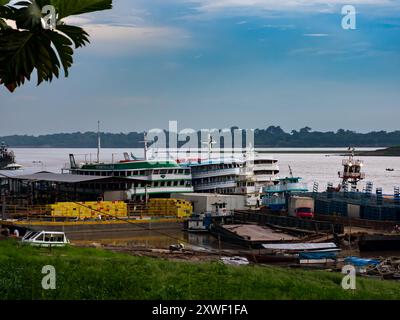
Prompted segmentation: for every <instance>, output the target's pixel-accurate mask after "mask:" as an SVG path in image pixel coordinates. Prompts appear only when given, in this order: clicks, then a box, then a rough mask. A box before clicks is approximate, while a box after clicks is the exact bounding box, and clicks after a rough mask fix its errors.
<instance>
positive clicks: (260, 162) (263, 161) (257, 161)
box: [254, 160, 278, 164]
mask: <svg viewBox="0 0 400 320" xmlns="http://www.w3.org/2000/svg"><path fill="white" fill-rule="evenodd" d="M277 162H278V160H254V164H273V163H277Z"/></svg>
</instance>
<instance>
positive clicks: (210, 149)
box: [203, 134, 217, 160]
mask: <svg viewBox="0 0 400 320" xmlns="http://www.w3.org/2000/svg"><path fill="white" fill-rule="evenodd" d="M216 143H217V142H216V141H215V140H214V138H213V137H212V135H211V134H208V138H207V141H206V142H203V144H206V145H207V147H208V160H210V159H211V153H212V145H213V144H216Z"/></svg>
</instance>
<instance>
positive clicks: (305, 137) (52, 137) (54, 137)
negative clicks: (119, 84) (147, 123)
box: [0, 126, 400, 148]
mask: <svg viewBox="0 0 400 320" xmlns="http://www.w3.org/2000/svg"><path fill="white" fill-rule="evenodd" d="M233 129H237V127H232V128H231V130H233ZM254 139H255V145H256V147H281V148H283V147H290V148H295V147H310V148H311V147H348V146H358V147H383V146H386V147H390V146H398V145H400V130H397V131H393V132H386V131H373V132H369V133H357V132H354V131H351V130H344V129H339V130H337V131H336V132H333V131H327V132H319V131H312V129H311V128H309V127H305V128H302V129H300V130H299V131H296V130H292V131H291V132H290V133H288V132H285V131H284V130H283V129H282V128H281V127H280V126H270V127H268V128H266V129H256V130H255V136H254ZM0 140H1V141H5V142H6V144H8V145H9V146H10V147H42V148H45V147H47V148H95V147H96V146H97V133H95V132H85V133H81V132H76V133H57V134H47V135H40V136H28V135H12V136H5V137H0ZM142 141H143V132H131V133H101V146H102V147H103V148H141V147H142V146H143V142H142Z"/></svg>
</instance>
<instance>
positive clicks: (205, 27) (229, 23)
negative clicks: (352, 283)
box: [0, 0, 400, 135]
mask: <svg viewBox="0 0 400 320" xmlns="http://www.w3.org/2000/svg"><path fill="white" fill-rule="evenodd" d="M344 4H352V5H354V6H355V8H356V10H357V29H356V30H344V29H342V27H341V20H342V17H343V16H342V15H341V8H342V6H343V5H344ZM68 22H69V23H71V24H72V23H73V24H78V25H81V26H83V27H84V28H85V29H87V31H88V32H89V34H90V35H91V41H92V43H91V44H90V45H89V46H87V47H86V48H83V49H79V50H78V51H76V55H75V64H74V66H73V67H72V69H71V70H70V76H69V78H61V79H60V80H56V81H54V82H53V83H51V84H44V85H41V86H40V87H36V85H35V82H34V81H33V82H32V83H30V84H28V85H26V86H25V87H22V88H19V89H17V91H16V93H14V94H10V93H8V92H7V91H5V89H3V88H2V89H0V135H8V134H44V133H51V132H74V131H88V130H95V129H96V126H97V120H101V122H102V128H103V130H104V131H108V132H129V131H141V130H149V129H151V128H166V127H167V126H168V121H169V120H177V121H178V126H179V129H183V128H194V129H200V128H226V127H230V126H233V125H237V126H239V127H243V128H264V127H267V126H269V125H281V126H282V127H283V128H284V129H286V130H291V129H298V128H300V127H304V126H306V125H308V126H310V127H312V128H313V129H315V130H324V131H325V130H336V129H338V128H345V129H353V130H357V131H362V132H365V131H371V130H397V129H400V126H399V116H400V108H399V101H400V90H399V83H400V81H399V80H400V1H399V0H353V1H343V0H308V1H306V0H170V1H168V0H138V1H135V0H114V9H112V10H110V11H105V12H99V13H93V14H90V15H82V16H76V17H71V18H70V19H69V20H68Z"/></svg>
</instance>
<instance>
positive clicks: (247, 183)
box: [193, 176, 254, 187]
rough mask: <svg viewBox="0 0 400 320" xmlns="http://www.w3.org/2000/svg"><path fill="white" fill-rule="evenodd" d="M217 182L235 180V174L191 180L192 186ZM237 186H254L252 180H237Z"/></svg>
mask: <svg viewBox="0 0 400 320" xmlns="http://www.w3.org/2000/svg"><path fill="white" fill-rule="evenodd" d="M218 182H235V176H225V177H211V178H204V179H196V180H194V182H193V185H194V186H198V185H203V184H207V183H218ZM237 186H238V187H246V186H247V187H252V186H254V182H252V181H244V182H238V183H237Z"/></svg>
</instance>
